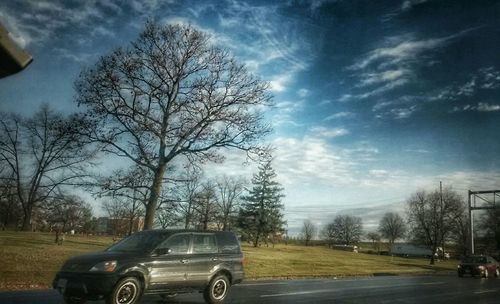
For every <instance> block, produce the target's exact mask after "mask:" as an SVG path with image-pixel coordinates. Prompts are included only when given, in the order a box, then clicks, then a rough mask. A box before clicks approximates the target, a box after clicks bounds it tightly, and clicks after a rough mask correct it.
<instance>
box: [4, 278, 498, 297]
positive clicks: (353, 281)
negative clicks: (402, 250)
mask: <svg viewBox="0 0 500 304" xmlns="http://www.w3.org/2000/svg"><path fill="white" fill-rule="evenodd" d="M0 303H2V304H31V303H33V304H62V303H63V300H62V297H61V296H60V295H59V294H58V293H57V292H55V291H53V290H41V291H20V292H4V293H0ZM88 303H89V304H90V303H92V304H101V303H103V302H88ZM160 303H172V304H175V303H176V304H201V303H203V298H202V296H201V294H190V295H179V296H178V297H177V298H175V299H173V300H170V301H169V302H161V300H160V298H159V297H157V296H147V297H144V298H143V299H142V301H141V304H160ZM225 303H233V304H253V303H256V304H265V303H325V304H326V303H329V304H330V303H335V304H339V303H370V304H376V303H379V304H385V303H387V304H389V303H391V304H393V303H405V304H409V303H426V304H433V303H443V304H444V303H446V304H449V303H453V304H458V303H464V304H465V303H466V304H471V303H474V304H476V303H477V304H498V303H500V279H493V278H490V279H479V278H458V277H455V276H385V277H371V278H348V279H338V280H335V279H321V280H312V279H311V280H288V281H248V282H245V283H244V284H241V285H237V286H233V288H232V289H231V292H230V295H229V297H228V298H227V301H226V302H225Z"/></svg>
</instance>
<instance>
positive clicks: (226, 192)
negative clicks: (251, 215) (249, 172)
mask: <svg viewBox="0 0 500 304" xmlns="http://www.w3.org/2000/svg"><path fill="white" fill-rule="evenodd" d="M244 185H245V182H244V181H243V179H241V178H235V177H228V176H223V177H222V178H219V179H218V180H217V182H216V190H217V198H218V199H217V205H218V209H219V215H218V221H217V222H218V226H219V229H220V230H223V231H226V230H230V229H231V228H232V225H233V224H234V222H235V221H236V217H237V214H238V208H239V206H240V204H241V195H242V194H243V190H244Z"/></svg>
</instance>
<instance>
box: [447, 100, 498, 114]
mask: <svg viewBox="0 0 500 304" xmlns="http://www.w3.org/2000/svg"><path fill="white" fill-rule="evenodd" d="M465 111H478V112H496V111H500V105H498V104H489V103H487V102H479V103H478V104H477V105H470V104H467V105H464V106H455V107H453V110H452V111H451V112H465Z"/></svg>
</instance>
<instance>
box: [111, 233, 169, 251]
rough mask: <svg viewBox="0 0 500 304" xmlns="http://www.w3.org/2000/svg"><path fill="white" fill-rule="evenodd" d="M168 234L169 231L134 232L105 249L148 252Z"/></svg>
mask: <svg viewBox="0 0 500 304" xmlns="http://www.w3.org/2000/svg"><path fill="white" fill-rule="evenodd" d="M169 235H170V233H136V234H133V235H131V236H129V237H127V238H124V239H123V240H121V241H119V242H118V243H116V244H115V245H113V246H111V247H109V248H108V249H107V250H106V251H113V252H143V253H149V252H151V251H152V250H153V249H154V248H155V247H156V246H158V245H159V244H160V243H161V242H162V241H164V240H165V239H166V238H167V237H168V236H169Z"/></svg>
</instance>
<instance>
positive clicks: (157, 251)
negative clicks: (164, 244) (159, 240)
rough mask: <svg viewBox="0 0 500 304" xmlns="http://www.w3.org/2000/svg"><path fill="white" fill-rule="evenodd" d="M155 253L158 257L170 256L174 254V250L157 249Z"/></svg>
mask: <svg viewBox="0 0 500 304" xmlns="http://www.w3.org/2000/svg"><path fill="white" fill-rule="evenodd" d="M154 253H155V254H156V255H165V254H170V253H172V249H170V248H157V249H155V251H154Z"/></svg>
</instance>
